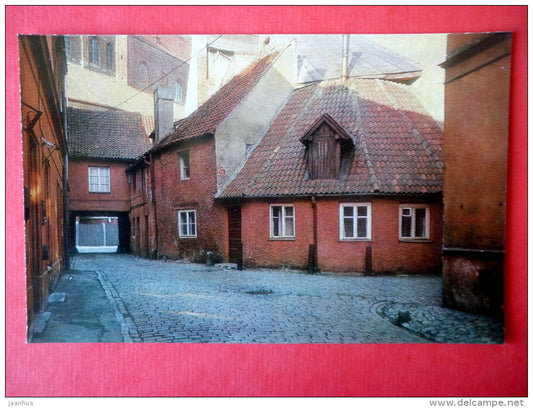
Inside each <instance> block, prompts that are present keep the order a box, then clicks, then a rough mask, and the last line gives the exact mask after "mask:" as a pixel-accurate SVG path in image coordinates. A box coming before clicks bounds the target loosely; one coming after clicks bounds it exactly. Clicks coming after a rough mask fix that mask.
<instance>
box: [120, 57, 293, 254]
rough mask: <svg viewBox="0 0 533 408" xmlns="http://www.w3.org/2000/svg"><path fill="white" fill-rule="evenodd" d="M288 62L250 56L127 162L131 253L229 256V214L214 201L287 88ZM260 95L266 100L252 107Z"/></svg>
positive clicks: (258, 101)
mask: <svg viewBox="0 0 533 408" xmlns="http://www.w3.org/2000/svg"><path fill="white" fill-rule="evenodd" d="M286 59H287V56H286V55H285V56H284V55H279V54H278V53H275V54H272V55H269V56H267V57H265V58H263V59H260V60H258V61H256V63H254V64H252V65H251V66H250V67H249V68H248V69H246V70H244V71H243V72H242V73H241V74H240V75H237V76H236V77H234V78H233V79H232V80H231V81H230V82H228V83H227V84H226V85H224V86H223V87H222V88H221V89H220V90H219V91H218V92H217V93H215V95H213V96H212V97H211V98H210V99H209V100H208V101H207V102H206V103H205V104H203V105H202V106H201V107H200V108H198V109H197V110H196V111H195V112H194V113H193V114H191V115H190V116H189V117H187V118H186V119H184V120H182V121H178V122H177V123H175V124H174V129H173V130H172V131H171V132H170V134H168V135H167V136H166V137H163V138H162V139H161V140H157V141H156V144H155V146H154V147H153V148H152V149H150V150H149V151H148V152H147V153H145V154H144V155H143V156H141V157H140V158H139V159H138V160H137V161H136V162H135V164H134V165H132V166H131V168H130V169H129V170H128V172H129V174H130V177H131V179H132V180H137V181H136V182H135V183H136V185H137V187H136V188H137V193H135V194H134V196H133V197H132V211H131V225H132V236H131V239H132V251H133V252H134V253H137V254H139V255H143V256H154V257H155V256H157V257H165V258H172V259H189V260H196V261H203V260H205V256H206V252H208V251H210V252H213V254H214V256H215V258H216V259H217V260H220V261H222V260H225V259H227V252H228V246H227V245H228V243H227V239H226V236H225V231H226V229H227V222H228V219H227V213H226V210H225V208H224V207H223V206H221V205H219V204H217V203H215V200H214V198H215V195H216V193H217V191H218V188H219V186H220V185H222V184H223V183H224V182H226V180H228V179H229V178H230V177H232V175H233V174H234V173H235V172H236V171H237V169H238V168H239V166H241V165H242V163H243V162H244V161H245V159H246V155H247V153H248V151H249V149H250V146H253V145H254V143H256V142H257V139H258V138H259V137H260V136H261V135H262V134H263V133H264V132H265V131H266V129H267V128H268V124H269V123H270V122H271V120H272V119H273V117H274V115H275V113H276V111H277V109H278V107H279V106H281V104H282V103H283V101H284V100H285V99H286V97H287V96H288V95H289V93H290V92H291V90H292V84H291V83H289V82H288V81H287V80H286V79H285V78H284V77H283V76H282V75H281V74H280V70H282V66H283V65H284V64H287V61H286ZM265 98H268V99H270V100H271V101H272V104H271V105H270V106H268V107H264V106H263V108H262V109H261V111H257V108H258V107H260V106H261V101H263V100H264V99H265ZM243 100H246V101H247V103H246V104H243ZM157 108H158V107H156V110H157ZM159 125H161V126H160V127H161V128H166V127H167V126H166V125H162V124H158V126H159ZM158 133H159V132H156V138H159V136H158ZM139 180H143V186H144V187H143V188H142V191H139V190H138V189H139ZM132 191H133V190H132Z"/></svg>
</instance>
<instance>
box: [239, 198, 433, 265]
mask: <svg viewBox="0 0 533 408" xmlns="http://www.w3.org/2000/svg"><path fill="white" fill-rule="evenodd" d="M346 202H350V203H352V202H354V200H347V201H346ZM363 202H370V203H371V206H372V207H371V208H372V235H371V239H370V240H361V241H342V240H340V232H339V223H340V221H339V204H340V202H339V201H338V200H335V199H319V200H317V204H316V205H317V207H316V208H317V232H318V234H317V238H318V239H317V242H318V247H317V255H318V267H319V269H321V270H322V271H338V272H364V271H365V259H366V251H367V249H366V248H367V247H368V246H371V247H372V270H373V271H374V272H378V273H430V272H438V271H439V270H440V268H441V245H442V205H441V204H440V203H431V204H429V211H430V223H431V225H430V239H429V240H426V241H424V242H403V241H401V240H400V239H399V205H400V202H398V201H396V200H388V199H372V200H364V201H363ZM283 203H285V204H294V212H295V224H296V229H295V237H294V239H285V240H279V239H273V238H270V204H283ZM406 203H409V202H408V201H407V202H406ZM242 239H243V253H244V254H243V256H244V265H245V266H247V267H260V266H264V267H276V268H279V267H283V266H286V267H290V268H299V269H304V268H307V266H308V254H309V245H310V244H313V207H312V204H311V200H310V199H308V200H299V201H289V202H287V201H285V202H284V201H281V200H278V201H258V202H250V203H245V204H243V206H242Z"/></svg>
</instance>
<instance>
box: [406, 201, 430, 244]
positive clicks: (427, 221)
mask: <svg viewBox="0 0 533 408" xmlns="http://www.w3.org/2000/svg"><path fill="white" fill-rule="evenodd" d="M420 209H424V210H425V217H424V220H425V225H424V235H423V236H416V214H415V213H416V210H420ZM404 210H406V211H409V212H410V214H407V213H405V214H404ZM404 217H411V226H410V231H409V236H404V235H403V233H402V232H403V231H402V230H403V228H402V225H403V218H404ZM429 226H430V213H429V205H427V204H402V205H400V210H399V214H398V235H399V237H400V240H402V241H422V240H424V241H425V240H429V239H430V237H429Z"/></svg>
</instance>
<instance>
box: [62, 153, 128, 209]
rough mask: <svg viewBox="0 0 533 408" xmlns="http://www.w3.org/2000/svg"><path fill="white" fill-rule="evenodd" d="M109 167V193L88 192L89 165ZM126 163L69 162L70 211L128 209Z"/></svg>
mask: <svg viewBox="0 0 533 408" xmlns="http://www.w3.org/2000/svg"><path fill="white" fill-rule="evenodd" d="M90 166H95V167H109V168H110V175H111V187H110V190H111V191H110V192H109V193H90V192H89V167H90ZM127 166H128V164H127V163H120V162H119V163H116V162H109V161H78V160H71V161H70V162H69V184H70V186H71V188H70V210H71V211H107V212H109V211H129V209H130V205H129V203H130V200H129V198H130V196H129V189H128V178H127V175H126V168H127Z"/></svg>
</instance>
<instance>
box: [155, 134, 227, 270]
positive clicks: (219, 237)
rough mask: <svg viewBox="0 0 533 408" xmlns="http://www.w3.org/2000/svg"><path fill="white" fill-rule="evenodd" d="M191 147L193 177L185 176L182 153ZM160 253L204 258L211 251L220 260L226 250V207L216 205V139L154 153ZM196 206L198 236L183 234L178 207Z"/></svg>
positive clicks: (166, 255) (176, 256) (181, 208)
mask: <svg viewBox="0 0 533 408" xmlns="http://www.w3.org/2000/svg"><path fill="white" fill-rule="evenodd" d="M183 151H189V160H190V178H189V179H188V180H181V177H180V164H179V156H178V154H179V153H180V152H183ZM153 160H154V164H153V165H154V171H155V183H154V185H155V200H156V203H157V204H156V206H157V228H158V233H159V236H158V241H159V246H158V254H159V256H164V257H168V258H172V259H188V260H192V261H199V262H203V260H204V258H205V253H206V252H207V251H212V252H214V254H215V256H216V258H217V260H218V261H221V260H223V258H224V254H225V253H226V251H227V250H226V247H227V239H226V238H225V234H224V231H225V230H226V225H227V213H226V210H225V208H223V207H220V206H217V205H215V203H214V196H215V194H216V191H217V190H216V172H215V168H216V166H215V143H214V140H213V139H212V138H211V139H204V140H199V141H195V142H190V143H188V144H187V145H180V146H177V147H176V148H174V149H171V150H167V151H165V152H162V153H161V154H160V155H159V156H154V159H153ZM179 210H196V224H197V237H196V238H179V234H178V211H179Z"/></svg>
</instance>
